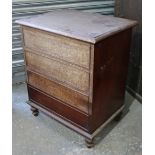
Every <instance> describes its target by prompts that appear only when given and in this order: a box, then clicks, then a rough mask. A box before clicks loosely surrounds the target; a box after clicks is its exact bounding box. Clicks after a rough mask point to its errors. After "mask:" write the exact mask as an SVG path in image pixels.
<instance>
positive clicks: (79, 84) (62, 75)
mask: <svg viewBox="0 0 155 155" xmlns="http://www.w3.org/2000/svg"><path fill="white" fill-rule="evenodd" d="M26 63H27V68H28V69H30V70H33V71H36V72H39V73H41V74H43V75H45V76H48V77H49V78H52V79H53V80H54V79H55V80H58V81H60V82H61V83H62V84H63V83H64V84H68V85H70V86H73V87H74V88H77V89H79V90H82V91H84V92H85V93H87V92H88V91H89V73H88V72H86V71H84V70H80V68H79V69H78V68H75V67H74V66H72V65H69V64H66V63H64V62H60V61H57V60H54V59H49V58H46V57H42V56H40V55H38V54H34V53H32V52H29V51H26Z"/></svg>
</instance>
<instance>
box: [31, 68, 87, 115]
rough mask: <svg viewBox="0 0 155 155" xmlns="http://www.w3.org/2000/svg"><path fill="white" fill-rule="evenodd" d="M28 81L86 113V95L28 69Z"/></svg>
mask: <svg viewBox="0 0 155 155" xmlns="http://www.w3.org/2000/svg"><path fill="white" fill-rule="evenodd" d="M28 83H29V84H30V85H32V86H33V87H35V88H37V89H40V90H41V91H43V92H45V93H47V94H49V95H51V96H54V97H55V98H57V99H59V100H61V101H63V102H65V103H67V104H69V105H71V106H73V107H75V108H77V109H79V110H81V111H83V112H85V113H88V96H84V95H82V94H79V93H78V92H75V91H73V90H71V89H69V88H66V87H64V86H62V85H60V84H58V83H55V82H54V81H51V80H48V79H46V78H45V77H43V76H40V75H38V74H35V73H32V72H30V71H28Z"/></svg>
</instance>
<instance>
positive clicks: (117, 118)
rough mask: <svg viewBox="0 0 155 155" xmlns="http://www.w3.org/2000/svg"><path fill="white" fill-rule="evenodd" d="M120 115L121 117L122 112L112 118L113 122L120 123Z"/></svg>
mask: <svg viewBox="0 0 155 155" xmlns="http://www.w3.org/2000/svg"><path fill="white" fill-rule="evenodd" d="M122 115H123V112H120V113H119V114H118V115H117V116H116V117H115V118H114V120H115V121H120V120H121V118H122Z"/></svg>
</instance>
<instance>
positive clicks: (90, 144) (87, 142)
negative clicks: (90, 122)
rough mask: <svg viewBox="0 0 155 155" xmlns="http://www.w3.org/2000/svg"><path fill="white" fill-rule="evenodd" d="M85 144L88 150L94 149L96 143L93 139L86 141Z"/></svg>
mask: <svg viewBox="0 0 155 155" xmlns="http://www.w3.org/2000/svg"><path fill="white" fill-rule="evenodd" d="M85 143H86V146H87V147H88V148H92V147H93V146H94V142H93V139H87V138H86V139H85Z"/></svg>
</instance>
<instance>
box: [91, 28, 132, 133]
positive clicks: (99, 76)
mask: <svg viewBox="0 0 155 155" xmlns="http://www.w3.org/2000/svg"><path fill="white" fill-rule="evenodd" d="M130 41H131V29H128V30H125V31H122V32H119V33H118V34H116V35H113V36H111V37H109V38H106V39H104V40H102V41H100V42H98V43H97V44H95V47H94V48H95V49H94V78H93V105H92V110H93V111H92V114H93V115H92V120H93V122H91V125H92V130H95V129H96V128H98V127H99V126H100V125H101V124H103V123H104V122H105V121H106V120H107V119H108V118H109V117H110V116H112V114H113V113H115V112H116V111H117V110H118V109H119V108H120V107H121V106H122V105H123V103H124V95H125V86H126V78H127V72H128V62H129V52H130Z"/></svg>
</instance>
